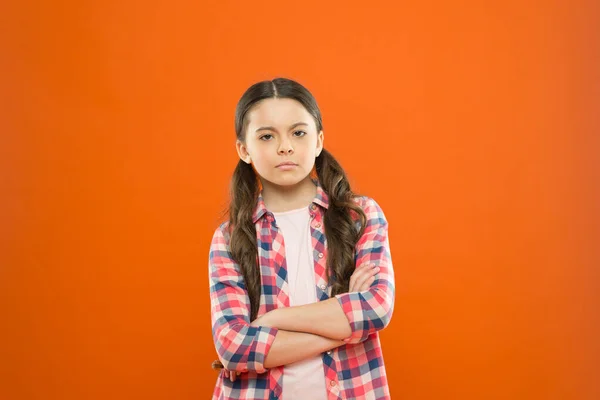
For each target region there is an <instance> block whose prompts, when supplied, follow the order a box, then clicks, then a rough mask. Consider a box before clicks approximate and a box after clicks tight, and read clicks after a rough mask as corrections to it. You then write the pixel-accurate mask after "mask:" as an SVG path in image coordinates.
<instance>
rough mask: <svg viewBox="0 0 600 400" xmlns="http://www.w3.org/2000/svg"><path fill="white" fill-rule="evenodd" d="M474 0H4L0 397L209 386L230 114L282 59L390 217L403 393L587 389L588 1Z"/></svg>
mask: <svg viewBox="0 0 600 400" xmlns="http://www.w3.org/2000/svg"><path fill="white" fill-rule="evenodd" d="M344 3H345V2H344ZM481 3H482V2H477V1H471V2H459V3H457V2H432V1H429V2H419V4H418V5H417V4H408V5H407V4H400V3H396V2H388V3H387V4H386V5H381V4H380V3H379V2H370V3H369V7H365V3H360V4H362V6H359V3H358V2H357V3H356V5H344V6H342V2H336V5H332V4H331V2H310V1H305V2H294V3H287V2H273V1H271V2H235V1H219V2H217V1H195V2H191V1H190V2H183V1H178V0H172V1H147V2H127V3H123V2H120V1H114V0H113V1H96V2H91V1H58V2H56V1H37V2H33V1H19V2H17V1H12V2H2V4H1V5H0V46H1V47H0V50H1V51H0V54H1V55H0V57H1V58H0V68H1V71H0V72H1V73H0V85H1V86H0V133H1V135H0V185H1V186H0V189H1V196H0V235H1V236H0V300H1V302H0V305H1V309H0V315H1V319H2V328H1V329H0V398H2V399H10V400H12V399H107V398H110V399H206V398H209V396H210V394H211V393H212V388H213V385H214V382H215V378H216V373H215V372H213V371H212V370H211V369H210V363H211V361H212V360H213V359H214V358H215V355H216V353H215V350H214V348H213V344H212V339H211V327H210V321H209V294H208V276H207V274H208V272H207V271H208V250H209V243H210V238H211V236H212V233H213V231H214V229H215V228H216V226H217V224H218V223H219V220H218V216H219V213H220V211H221V210H222V209H223V207H225V206H226V204H227V201H228V198H227V195H228V193H227V190H228V182H229V178H230V176H231V173H232V172H233V168H234V166H235V163H236V162H237V155H236V153H235V149H234V140H235V135H234V131H233V115H234V108H235V105H236V102H237V100H238V99H239V97H240V96H241V95H242V93H243V91H244V90H245V89H246V88H247V87H248V86H249V85H250V84H252V83H254V82H256V81H258V80H263V79H269V78H273V77H276V76H286V77H290V78H293V79H297V80H298V81H299V82H301V83H303V84H304V85H306V86H307V87H308V88H309V89H310V90H311V91H312V92H313V94H314V95H315V96H316V98H317V100H318V102H319V104H320V106H321V109H322V112H323V119H324V127H325V146H326V148H328V149H329V150H330V151H331V152H332V153H333V154H334V155H335V156H336V157H337V158H338V159H339V160H340V162H341V163H342V165H343V166H344V167H345V169H346V171H347V173H348V175H349V177H350V179H351V183H352V184H353V188H354V189H355V190H356V191H358V192H359V193H363V194H366V195H369V196H371V197H373V198H375V199H376V200H377V201H378V202H379V203H380V205H381V206H382V207H383V209H384V211H385V213H386V216H387V217H388V220H389V223H390V241H391V247H392V257H393V260H394V264H395V269H396V275H397V297H396V309H395V313H394V317H393V319H392V323H391V324H390V326H389V328H388V329H386V330H384V331H383V332H382V334H381V337H382V340H383V348H384V355H385V360H386V364H387V369H388V375H389V379H390V387H391V392H392V395H393V398H395V399H411V400H412V399H544V400H548V399H577V400H582V399H590V400H591V399H598V398H600V383H599V379H598V377H599V372H598V368H599V367H600V341H599V340H598V337H599V336H600V329H599V328H600V313H599V312H598V309H597V307H598V305H599V300H600V295H599V292H598V289H599V287H598V286H599V283H600V277H599V274H598V270H599V268H598V267H599V266H600V251H599V250H598V242H599V239H600V223H599V222H600V218H599V217H600V210H599V208H598V207H599V206H598V205H599V204H600V190H599V185H598V182H600V165H599V164H600V162H599V157H598V154H599V153H600V140H599V136H598V135H599V131H600V130H599V128H600V124H599V119H598V114H599V111H600V110H599V109H598V108H599V107H598V99H599V98H600V84H599V82H600V74H599V71H600V58H599V56H600V39H599V33H598V26H599V25H600V7H599V6H598V4H599V3H598V2H594V1H588V2H585V1H579V2H577V1H576V2H567V1H550V2H549V1H543V2H542V1H537V2H521V1H505V2H487V4H481ZM484 3H485V2H484ZM292 4H293V5H292Z"/></svg>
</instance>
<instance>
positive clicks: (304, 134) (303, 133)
mask: <svg viewBox="0 0 600 400" xmlns="http://www.w3.org/2000/svg"><path fill="white" fill-rule="evenodd" d="M296 133H302V135H300V136H296V137H302V136H306V135H307V133H306V132H304V131H295V132H294V135H295V134H296Z"/></svg>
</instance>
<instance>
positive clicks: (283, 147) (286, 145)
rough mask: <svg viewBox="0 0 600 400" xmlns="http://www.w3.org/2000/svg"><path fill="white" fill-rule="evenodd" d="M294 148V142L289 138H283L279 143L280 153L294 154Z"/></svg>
mask: <svg viewBox="0 0 600 400" xmlns="http://www.w3.org/2000/svg"><path fill="white" fill-rule="evenodd" d="M293 152H294V149H293V148H292V143H291V142H290V141H289V140H282V141H281V143H280V144H279V151H278V153H279V154H292V153H293Z"/></svg>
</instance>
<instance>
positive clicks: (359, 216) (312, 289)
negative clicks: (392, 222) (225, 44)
mask: <svg viewBox="0 0 600 400" xmlns="http://www.w3.org/2000/svg"><path fill="white" fill-rule="evenodd" d="M235 130H236V135H237V142H236V149H237V153H238V155H239V157H240V161H239V162H238V165H237V167H236V169H235V172H234V174H233V179H232V182H231V197H232V198H231V204H230V207H229V220H228V221H226V222H224V223H223V224H221V226H219V227H218V228H217V229H216V231H215V233H214V236H213V239H212V243H211V247H210V257H209V276H210V298H211V322H212V332H213V338H214V342H215V347H216V350H217V353H218V356H219V360H220V363H219V362H215V363H216V364H217V365H219V366H222V367H223V369H222V370H221V373H220V374H219V377H218V379H217V382H216V387H215V390H214V394H213V399H265V400H266V399H284V400H298V399H301V400H325V399H329V400H333V399H389V398H390V393H389V388H388V382H387V377H386V372H385V367H384V363H383V356H382V353H381V345H380V342H379V335H378V331H379V330H381V329H383V328H385V327H386V326H387V325H388V324H389V322H390V318H391V316H392V311H393V308H394V290H395V289H394V272H393V269H392V260H391V256H390V250H389V240H388V224H387V221H386V219H385V216H384V214H383V211H382V210H381V208H380V207H379V205H378V204H377V203H376V202H375V201H374V200H373V199H371V198H369V197H366V196H359V195H357V194H355V193H353V192H352V191H351V189H350V184H349V182H348V179H347V178H346V175H345V173H344V170H343V169H342V167H341V166H340V165H339V164H338V162H337V161H336V160H335V158H333V156H332V155H331V154H330V153H329V152H327V151H326V150H325V149H324V148H323V126H322V122H321V113H320V111H319V108H318V106H317V103H316V101H315V99H314V98H313V96H312V95H311V93H310V92H309V91H308V90H307V89H306V88H304V87H303V86H302V85H300V84H299V83H297V82H294V81H292V80H289V79H284V78H278V79H274V80H273V81H264V82H259V83H256V84H254V85H252V86H251V87H250V88H248V90H247V91H246V92H245V93H244V95H243V96H242V98H241V99H240V101H239V102H238V105H237V108H236V115H235Z"/></svg>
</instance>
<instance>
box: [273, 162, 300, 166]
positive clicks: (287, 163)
mask: <svg viewBox="0 0 600 400" xmlns="http://www.w3.org/2000/svg"><path fill="white" fill-rule="evenodd" d="M284 165H292V166H293V165H298V164H296V163H293V162H291V161H286V162H283V163H281V164H279V165H277V166H278V167H283V166H284Z"/></svg>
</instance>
